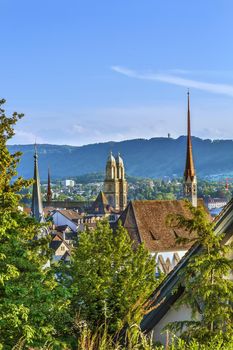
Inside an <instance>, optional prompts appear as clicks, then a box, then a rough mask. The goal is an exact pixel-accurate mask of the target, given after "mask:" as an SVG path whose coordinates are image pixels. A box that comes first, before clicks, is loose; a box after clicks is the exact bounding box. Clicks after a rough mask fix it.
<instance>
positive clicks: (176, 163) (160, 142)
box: [9, 136, 233, 179]
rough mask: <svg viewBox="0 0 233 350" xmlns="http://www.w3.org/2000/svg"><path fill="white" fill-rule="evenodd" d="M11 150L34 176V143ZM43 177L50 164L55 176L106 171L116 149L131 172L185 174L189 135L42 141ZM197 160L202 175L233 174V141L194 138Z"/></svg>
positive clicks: (22, 168)
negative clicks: (84, 141) (72, 142)
mask: <svg viewBox="0 0 233 350" xmlns="http://www.w3.org/2000/svg"><path fill="white" fill-rule="evenodd" d="M9 149H10V152H15V151H16V150H20V151H22V152H23V157H22V160H21V162H20V165H19V168H18V172H19V174H20V175H23V176H24V177H26V178H28V177H32V175H33V152H34V145H11V146H9ZM37 149H38V154H39V169H40V176H41V179H46V178H47V169H48V167H50V170H51V174H52V177H53V178H63V177H72V176H76V175H82V174H89V173H94V172H104V170H105V164H106V158H107V156H108V154H109V152H110V151H111V150H112V152H113V153H114V154H116V153H117V152H120V153H121V155H122V157H123V159H124V162H125V166H126V171H127V174H128V175H131V176H141V177H154V178H157V177H163V176H166V175H168V176H171V175H174V174H176V175H177V176H182V175H183V171H184V164H185V157H186V137H184V136H181V137H179V138H177V139H172V138H152V139H150V140H145V139H135V140H128V141H122V142H106V143H98V144H91V145H86V146H81V147H74V146H61V145H48V144H41V145H38V146H37ZM193 152H194V161H195V166H196V170H197V174H198V176H205V175H215V174H228V175H229V174H231V173H232V174H233V141H232V140H215V141H211V140H202V139H200V138H197V137H193Z"/></svg>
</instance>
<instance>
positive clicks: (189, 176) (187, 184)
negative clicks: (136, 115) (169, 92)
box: [184, 91, 197, 207]
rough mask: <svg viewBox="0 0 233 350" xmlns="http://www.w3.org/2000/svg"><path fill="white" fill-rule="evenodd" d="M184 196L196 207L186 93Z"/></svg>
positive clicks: (189, 119)
mask: <svg viewBox="0 0 233 350" xmlns="http://www.w3.org/2000/svg"><path fill="white" fill-rule="evenodd" d="M184 196H185V197H186V198H188V199H189V200H190V202H191V203H192V204H193V206H195V207H196V206H197V179H196V174H195V167H194V161H193V149H192V138H191V118H190V98H189V91H188V113H187V150H186V164H185V170H184Z"/></svg>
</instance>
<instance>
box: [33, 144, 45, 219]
mask: <svg viewBox="0 0 233 350" xmlns="http://www.w3.org/2000/svg"><path fill="white" fill-rule="evenodd" d="M33 180H34V182H33V188H32V208H31V210H32V216H33V217H34V218H35V219H36V220H37V221H38V222H44V221H45V219H44V213H43V204H42V197H41V190H40V177H39V170H38V153H37V146H36V144H35V153H34V177H33Z"/></svg>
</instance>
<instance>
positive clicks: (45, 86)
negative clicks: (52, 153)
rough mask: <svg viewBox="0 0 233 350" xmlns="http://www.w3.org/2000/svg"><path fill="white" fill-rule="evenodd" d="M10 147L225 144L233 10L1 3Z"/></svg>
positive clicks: (231, 91)
mask: <svg viewBox="0 0 233 350" xmlns="http://www.w3.org/2000/svg"><path fill="white" fill-rule="evenodd" d="M0 12H1V21H0V32H1V54H0V63H1V65H0V67H1V74H0V82H1V84H0V97H4V98H5V99H7V102H8V103H7V110H8V111H9V112H11V111H13V110H17V111H19V112H24V113H25V118H24V119H23V120H22V121H20V122H19V123H18V125H17V128H16V136H15V137H14V139H13V140H12V143H21V144H25V143H33V142H34V140H35V138H36V140H37V142H38V143H41V142H43V143H53V144H71V145H82V144H86V143H94V142H102V141H108V140H114V141H118V140H124V139H129V138H130V139H132V138H139V137H140V138H150V137H156V136H166V135H167V133H171V135H172V137H178V136H179V135H181V134H184V133H185V131H186V102H187V101H186V98H187V95H186V92H187V88H188V87H189V88H190V92H191V116H192V131H193V135H195V136H200V137H202V138H233V45H232V37H233V21H232V13H233V1H232V0H221V1H217V0H205V1H203V0H195V1H194V0H193V1H187V0H186V1H185V0H115V1H114V0H66V1H64V0H63V1H61V0H33V1H31V0H21V1H18V0H0Z"/></svg>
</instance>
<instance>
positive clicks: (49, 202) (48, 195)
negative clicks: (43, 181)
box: [47, 168, 52, 205]
mask: <svg viewBox="0 0 233 350" xmlns="http://www.w3.org/2000/svg"><path fill="white" fill-rule="evenodd" d="M51 200H52V190H51V182H50V171H49V168H48V187H47V204H48V205H50V204H51Z"/></svg>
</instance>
